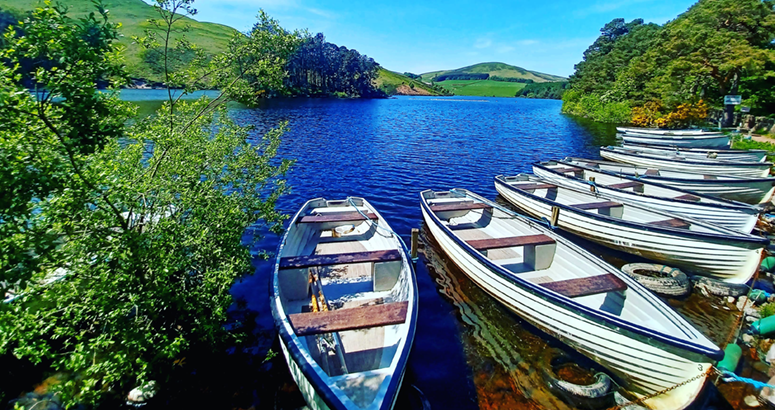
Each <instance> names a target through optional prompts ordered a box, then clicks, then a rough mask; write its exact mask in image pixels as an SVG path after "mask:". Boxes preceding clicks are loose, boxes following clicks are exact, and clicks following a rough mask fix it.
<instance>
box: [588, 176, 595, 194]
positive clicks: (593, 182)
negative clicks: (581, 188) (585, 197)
mask: <svg viewBox="0 0 775 410" xmlns="http://www.w3.org/2000/svg"><path fill="white" fill-rule="evenodd" d="M589 182H591V184H589V192H595V177H589Z"/></svg>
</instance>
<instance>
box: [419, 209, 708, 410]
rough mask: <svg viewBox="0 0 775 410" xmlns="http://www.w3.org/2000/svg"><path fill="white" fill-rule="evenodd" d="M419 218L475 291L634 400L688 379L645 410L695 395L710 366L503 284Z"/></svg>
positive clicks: (676, 404) (430, 219) (678, 404)
mask: <svg viewBox="0 0 775 410" xmlns="http://www.w3.org/2000/svg"><path fill="white" fill-rule="evenodd" d="M422 212H423V219H424V220H425V223H426V226H427V227H428V229H429V230H430V232H431V234H432V235H433V237H434V238H435V239H436V241H437V242H438V243H439V245H440V246H441V248H442V249H443V250H444V252H445V253H446V254H447V255H448V256H449V257H450V259H451V260H452V261H453V262H454V263H455V264H456V265H457V266H458V267H460V269H461V270H462V271H463V272H464V273H465V274H466V276H468V277H469V278H470V279H471V280H472V281H473V282H474V283H476V285H477V286H479V287H480V288H481V289H483V290H484V291H485V292H487V293H488V294H490V295H491V296H492V297H493V298H495V299H496V300H498V301H499V302H500V303H502V304H503V305H504V306H506V307H507V308H509V309H510V310H511V311H513V312H514V313H516V314H517V315H519V316H520V317H522V318H524V319H525V320H527V321H528V322H530V323H531V324H532V325H533V326H536V327H537V328H539V329H541V330H543V331H544V332H546V333H548V334H550V335H552V336H553V337H556V338H557V339H559V340H561V341H563V342H564V343H566V344H568V345H569V346H571V347H573V348H574V349H576V350H577V351H579V352H580V353H582V354H584V355H585V356H587V357H589V358H591V359H592V360H594V361H596V362H598V363H600V364H602V365H603V366H605V367H606V368H608V369H609V370H611V371H612V372H614V373H615V374H617V375H619V376H620V377H622V378H623V379H624V380H627V381H628V382H629V383H630V385H629V386H628V388H629V389H630V390H631V391H632V392H633V393H635V394H636V395H639V396H645V395H648V394H651V393H654V392H657V391H660V390H663V389H665V388H668V387H671V386H674V385H676V384H679V383H682V382H684V381H686V380H690V379H693V378H694V380H691V382H688V383H687V384H685V385H683V386H681V387H678V388H676V389H674V390H671V391H670V392H668V393H666V394H663V395H660V396H657V397H654V398H651V399H648V400H646V401H645V404H647V405H649V406H650V407H651V408H653V409H665V410H667V409H683V408H685V407H686V406H687V405H689V404H690V403H691V402H692V401H693V400H694V399H695V398H696V397H697V395H698V394H699V393H700V392H701V390H702V388H703V386H704V383H705V378H706V377H705V376H704V374H706V372H707V370H708V369H709V368H710V366H711V365H712V361H711V360H709V359H708V358H707V357H704V356H701V355H699V354H689V355H685V354H682V353H681V351H680V349H675V348H674V347H670V346H666V345H664V344H661V343H659V342H656V341H650V340H641V339H640V338H639V337H633V335H632V334H630V333H629V332H625V331H622V330H621V329H619V328H617V327H616V326H613V327H612V326H611V325H610V324H605V323H600V322H597V321H594V320H590V319H588V318H586V317H585V316H584V315H582V314H579V313H578V312H577V311H574V310H573V309H570V308H566V307H564V306H561V305H558V304H556V303H552V302H550V301H548V300H546V299H545V298H542V297H540V296H537V295H536V294H534V293H532V292H530V291H529V290H526V289H524V288H522V287H520V286H518V285H516V284H515V283H513V282H511V281H508V280H505V279H504V278H503V277H502V276H500V275H499V274H498V273H497V272H496V271H494V270H493V269H492V268H491V267H488V266H487V265H485V264H483V263H481V261H480V260H479V259H477V257H476V256H475V255H474V254H473V253H472V252H471V251H469V250H466V249H465V248H464V247H462V246H461V245H460V244H459V243H458V242H456V241H455V240H453V239H452V238H451V237H450V236H449V234H447V233H446V232H444V231H443V230H442V228H440V227H439V226H438V224H437V222H436V220H435V219H434V218H435V216H432V215H430V214H429V212H428V211H427V209H425V207H423V209H422ZM572 246H575V245H572ZM474 252H475V251H474ZM581 252H584V251H583V250H581ZM601 263H603V262H601ZM611 268H612V267H611ZM684 353H685V352H684Z"/></svg>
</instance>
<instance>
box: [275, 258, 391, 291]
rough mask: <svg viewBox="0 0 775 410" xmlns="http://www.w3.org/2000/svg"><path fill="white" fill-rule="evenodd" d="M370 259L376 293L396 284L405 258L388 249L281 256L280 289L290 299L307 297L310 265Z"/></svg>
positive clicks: (318, 265) (373, 287)
mask: <svg viewBox="0 0 775 410" xmlns="http://www.w3.org/2000/svg"><path fill="white" fill-rule="evenodd" d="M367 262H373V265H372V267H371V282H372V289H373V290H374V291H375V292H381V291H385V290H390V289H392V288H393V286H395V284H396V282H397V281H398V277H399V276H400V275H401V270H402V268H403V259H402V257H401V251H399V250H398V249H388V250H381V251H365V252H351V253H339V254H329V255H304V256H289V257H285V258H280V270H281V272H280V274H279V277H278V278H279V280H280V289H282V292H283V295H284V296H285V297H286V298H288V299H290V300H299V299H304V298H306V297H307V295H308V294H309V268H313V267H322V266H332V265H346V264H350V263H367Z"/></svg>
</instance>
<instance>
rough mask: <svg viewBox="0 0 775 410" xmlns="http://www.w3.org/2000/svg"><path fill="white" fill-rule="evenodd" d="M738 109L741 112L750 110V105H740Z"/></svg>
mask: <svg viewBox="0 0 775 410" xmlns="http://www.w3.org/2000/svg"><path fill="white" fill-rule="evenodd" d="M740 111H741V112H751V107H743V106H740Z"/></svg>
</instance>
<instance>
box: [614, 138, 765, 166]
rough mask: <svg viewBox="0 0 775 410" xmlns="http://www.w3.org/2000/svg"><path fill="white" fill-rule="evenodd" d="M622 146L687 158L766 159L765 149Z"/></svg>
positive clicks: (651, 153)
mask: <svg viewBox="0 0 775 410" xmlns="http://www.w3.org/2000/svg"><path fill="white" fill-rule="evenodd" d="M622 147H623V148H625V149H631V150H635V151H640V152H643V153H645V154H650V155H661V156H664V157H673V156H677V157H684V158H687V159H720V160H724V161H758V162H764V161H765V160H766V159H767V151H766V150H763V149H707V148H679V147H663V146H658V145H645V144H632V143H624V144H622Z"/></svg>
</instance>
